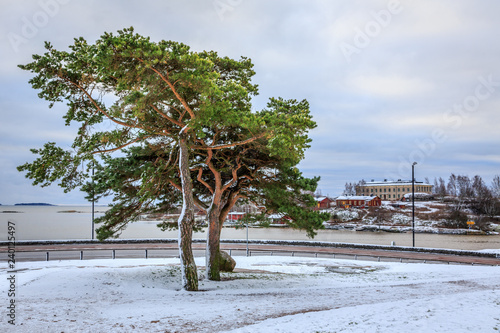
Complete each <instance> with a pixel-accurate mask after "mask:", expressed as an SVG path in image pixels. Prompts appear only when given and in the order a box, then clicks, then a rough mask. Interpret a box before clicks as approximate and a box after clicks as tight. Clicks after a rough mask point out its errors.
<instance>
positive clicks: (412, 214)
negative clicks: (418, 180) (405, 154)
mask: <svg viewBox="0 0 500 333" xmlns="http://www.w3.org/2000/svg"><path fill="white" fill-rule="evenodd" d="M415 164H417V162H413V164H412V165H411V202H412V213H411V228H412V237H413V247H415Z"/></svg>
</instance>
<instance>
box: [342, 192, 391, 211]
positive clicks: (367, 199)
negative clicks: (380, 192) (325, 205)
mask: <svg viewBox="0 0 500 333" xmlns="http://www.w3.org/2000/svg"><path fill="white" fill-rule="evenodd" d="M336 204H337V207H338V208H351V207H357V208H365V207H378V206H381V205H382V200H381V199H380V198H379V197H377V196H375V197H372V196H355V195H349V196H340V197H338V198H337V200H336Z"/></svg>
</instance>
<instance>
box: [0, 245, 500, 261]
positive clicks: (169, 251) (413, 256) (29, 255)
mask: <svg viewBox="0 0 500 333" xmlns="http://www.w3.org/2000/svg"><path fill="white" fill-rule="evenodd" d="M221 248H222V249H223V250H226V251H231V252H232V255H245V253H246V244H242V243H222V244H221ZM193 250H194V252H195V256H202V255H204V251H205V244H203V243H194V244H193ZM249 251H250V255H259V254H260V255H287V256H289V255H295V256H317V257H321V258H325V257H328V258H331V257H336V258H350V259H352V258H353V256H354V257H355V258H356V259H360V260H361V259H364V260H379V261H395V260H397V261H403V262H422V261H426V262H446V263H456V264H474V265H475V264H477V265H500V258H489V257H480V256H469V255H467V256H462V255H450V254H440V253H421V252H413V251H393V250H381V249H361V248H340V247H325V246H302V245H301V246H298V245H294V246H291V245H290V246H285V245H273V244H250V245H249ZM11 252H12V251H11ZM47 252H48V253H49V260H67V259H79V258H80V259H103V258H112V257H113V256H114V257H115V258H140V257H142V258H144V257H146V256H147V257H148V258H161V257H174V256H177V255H178V253H177V244H176V243H134V244H108V243H104V244H43V245H16V247H15V257H16V261H39V260H47ZM7 256H8V247H7V246H5V245H2V246H0V260H2V261H5V262H6V261H7Z"/></svg>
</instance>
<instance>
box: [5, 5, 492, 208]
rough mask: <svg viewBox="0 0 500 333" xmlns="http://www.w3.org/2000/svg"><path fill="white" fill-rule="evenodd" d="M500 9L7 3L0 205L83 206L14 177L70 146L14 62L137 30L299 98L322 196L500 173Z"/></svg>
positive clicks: (309, 168) (305, 166)
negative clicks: (47, 146)
mask: <svg viewBox="0 0 500 333" xmlns="http://www.w3.org/2000/svg"><path fill="white" fill-rule="evenodd" d="M499 13H500V3H499V2H498V1H494V0H483V1H472V0H469V1H466V0H440V1H436V0H419V1H416V0H413V1H404V0H401V1H397V0H381V1H378V0H370V1H368V0H366V1H361V0H337V1H326V0H324V1H314V0H308V1H305V0H304V1H298V0H295V1H294V0H287V1H279V0H277V1H267V0H266V1H264V0H185V1H169V0H161V1H160V0H141V1H126V0H122V1H118V0H105V1H103V0H99V1H97V0H86V1H78V0H39V1H31V0H24V1H19V0H2V11H1V13H0V27H1V28H0V44H1V46H0V85H1V87H0V110H1V122H0V152H1V154H0V167H1V173H0V203H2V204H13V203H18V202H51V203H66V204H70V203H71V204H80V203H84V201H83V195H82V194H81V193H80V192H78V191H75V192H74V193H69V194H64V193H63V192H62V190H61V189H60V188H58V187H57V186H54V187H49V188H39V187H33V186H31V182H30V181H29V180H28V179H25V178H24V175H23V174H21V173H19V172H18V171H17V170H16V166H17V165H20V164H23V163H25V162H26V161H31V160H32V159H33V155H32V154H31V153H30V152H29V149H30V148H37V147H41V146H42V145H43V143H45V142H47V141H56V142H57V143H58V144H59V145H61V146H63V147H69V145H70V144H71V142H72V138H73V134H74V128H72V127H65V126H64V123H63V120H62V115H63V114H64V113H65V108H64V105H63V104H61V105H57V106H56V107H54V108H52V109H49V108H48V103H47V102H45V101H43V100H40V99H38V97H37V92H36V91H34V90H33V89H31V87H30V85H29V84H28V80H29V79H30V78H31V74H30V73H27V72H23V71H22V70H20V69H19V68H17V67H16V66H17V65H18V64H22V63H27V62H29V61H30V59H31V55H32V54H34V53H42V52H44V48H43V45H44V41H50V42H51V43H52V44H53V45H54V46H55V47H56V48H59V49H66V48H67V46H68V45H70V44H72V42H73V38H75V37H80V36H83V37H84V38H86V39H87V40H88V41H90V42H92V41H95V39H97V38H98V37H99V36H100V35H101V34H102V33H103V32H116V31H117V30H119V29H122V28H125V27H130V26H134V28H135V30H136V32H138V33H140V34H142V35H148V36H151V38H152V39H154V40H161V39H165V40H175V41H180V42H183V43H185V44H188V45H190V46H191V47H192V49H194V50H215V51H217V52H218V53H219V54H220V55H227V56H230V57H233V58H239V57H240V56H246V57H249V58H251V59H252V61H253V63H254V64H255V70H256V72H257V74H256V76H255V77H254V82H255V83H257V84H258V85H259V88H260V90H259V91H260V95H259V96H257V97H256V98H255V99H254V108H255V109H261V108H262V107H264V106H265V103H266V101H267V100H268V98H269V97H278V96H281V97H284V98H295V99H304V98H305V99H307V100H308V101H309V102H310V105H311V111H312V113H313V115H314V119H315V120H316V121H317V123H318V127H317V128H316V129H314V130H313V131H312V132H311V137H312V138H313V143H312V147H311V148H310V149H309V151H308V152H307V155H306V159H305V160H304V161H303V162H302V163H301V169H302V170H303V171H304V174H305V175H306V176H314V175H319V176H321V182H320V186H319V188H320V190H321V191H322V193H323V194H329V195H331V196H334V195H338V194H340V193H341V192H342V190H343V188H344V184H345V183H346V182H355V181H358V180H360V179H365V180H371V179H376V180H381V179H411V163H412V162H414V161H416V162H417V163H418V164H417V166H416V178H417V180H424V178H425V177H428V178H429V179H430V180H431V182H433V180H434V178H435V177H443V178H445V179H447V178H448V177H449V175H450V174H451V173H452V172H453V173H456V174H465V175H469V176H471V177H472V176H474V175H476V174H478V175H480V176H482V177H483V179H484V180H485V181H486V183H487V184H488V185H489V184H490V182H491V179H492V178H493V176H494V175H497V174H500V149H499V148H500V147H499V143H500V130H499V126H500V125H499V121H500V112H499V108H500V36H499V35H500V20H499V19H498V15H499Z"/></svg>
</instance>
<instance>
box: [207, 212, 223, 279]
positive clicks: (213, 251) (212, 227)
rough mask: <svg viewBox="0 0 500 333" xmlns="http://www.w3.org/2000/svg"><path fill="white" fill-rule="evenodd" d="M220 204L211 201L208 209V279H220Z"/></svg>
mask: <svg viewBox="0 0 500 333" xmlns="http://www.w3.org/2000/svg"><path fill="white" fill-rule="evenodd" d="M220 211H221V209H220V204H215V203H212V205H211V206H210V208H209V210H208V214H207V215H208V235H207V254H206V265H207V272H206V277H207V279H208V280H213V281H220V260H221V258H220V229H221V225H220V224H219V216H220Z"/></svg>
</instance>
